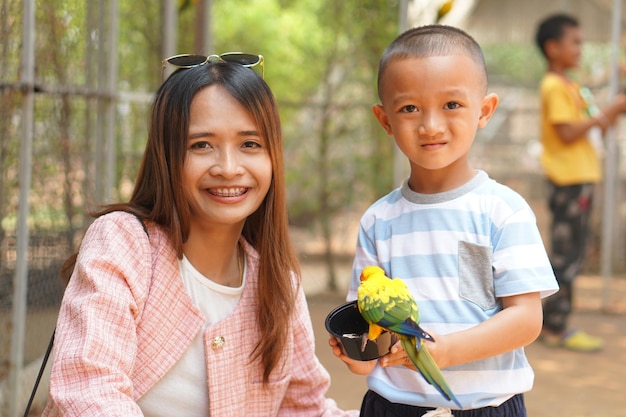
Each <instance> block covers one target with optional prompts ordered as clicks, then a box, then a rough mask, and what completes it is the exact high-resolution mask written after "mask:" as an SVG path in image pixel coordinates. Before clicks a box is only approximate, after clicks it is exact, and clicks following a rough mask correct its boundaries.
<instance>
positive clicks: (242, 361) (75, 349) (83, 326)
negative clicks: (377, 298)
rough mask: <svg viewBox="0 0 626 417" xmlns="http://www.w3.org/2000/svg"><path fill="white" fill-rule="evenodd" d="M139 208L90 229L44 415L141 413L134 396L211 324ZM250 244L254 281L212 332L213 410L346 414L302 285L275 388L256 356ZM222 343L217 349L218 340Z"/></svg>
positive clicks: (62, 324)
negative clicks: (332, 393) (333, 392)
mask: <svg viewBox="0 0 626 417" xmlns="http://www.w3.org/2000/svg"><path fill="white" fill-rule="evenodd" d="M147 227H148V233H149V238H148V236H147V235H146V233H145V232H144V230H143V227H142V225H141V223H140V222H139V221H138V220H137V219H136V218H135V217H134V216H133V215H131V214H127V213H123V212H116V213H111V214H107V215H105V216H101V217H99V218H98V219H96V220H95V221H94V223H93V224H92V225H91V226H90V227H89V229H88V230H87V233H86V235H85V237H84V239H83V243H82V245H81V248H80V253H79V256H78V261H77V264H76V268H75V270H74V274H73V276H72V278H71V280H70V283H69V285H68V287H67V289H66V292H65V295H64V298H63V302H62V305H61V310H60V312H59V318H58V323H57V333H56V340H55V346H54V354H53V363H52V373H51V379H50V391H49V400H48V404H47V405H46V408H45V410H44V413H43V415H44V416H46V417H49V416H80V417H88V416H107V417H111V416H124V417H129V416H141V415H142V413H141V410H140V409H139V407H138V406H137V404H136V402H135V400H137V399H138V398H139V397H141V396H142V395H143V394H144V393H146V392H147V391H148V390H149V389H150V387H152V386H153V385H154V384H155V383H156V382H157V381H158V380H159V379H160V378H162V377H163V375H165V373H166V372H167V371H168V370H169V369H170V367H171V366H172V365H173V364H174V363H175V362H176V361H177V360H178V359H179V358H180V357H181V356H182V354H183V353H184V351H185V350H186V348H187V347H188V346H189V344H190V343H191V341H192V340H193V338H194V337H195V335H196V334H197V333H198V332H199V331H201V328H202V325H203V323H204V321H205V320H204V318H203V316H202V314H201V313H200V312H199V311H198V310H197V309H196V308H195V307H194V305H193V304H192V301H191V299H190V298H189V296H188V295H187V293H186V291H185V288H184V286H183V283H182V279H181V277H180V274H179V269H178V259H177V257H176V253H175V251H174V249H173V247H172V246H171V245H170V244H169V241H168V239H167V236H166V235H165V233H164V231H163V230H162V229H161V228H160V227H158V226H156V225H154V224H150V223H148V224H147ZM243 243H244V248H245V251H246V257H247V265H248V268H247V275H246V284H245V288H244V291H243V294H242V296H241V300H240V302H239V304H238V306H237V307H236V309H235V310H234V311H233V313H232V314H231V315H230V316H229V317H228V318H226V319H225V320H222V321H220V322H218V323H216V324H215V325H212V326H210V327H208V328H207V329H206V330H205V332H204V343H205V351H206V366H207V375H208V381H207V389H208V391H209V396H210V399H209V402H210V415H211V416H216V417H217V416H219V417H221V416H233V417H240V416H244V415H245V416H263V417H267V416H346V415H354V416H356V415H358V412H356V411H351V412H346V411H342V410H340V409H338V408H337V406H336V404H335V402H334V401H333V400H331V399H327V398H325V396H324V395H325V393H326V390H327V389H328V386H329V384H330V377H329V375H328V372H327V371H326V370H325V369H324V368H323V366H322V365H321V364H320V362H319V361H318V359H317V357H316V356H315V352H314V349H315V343H314V339H313V329H312V326H311V319H310V316H309V312H308V307H307V304H306V300H305V297H304V293H303V291H302V290H300V291H299V292H298V300H297V308H296V312H295V314H294V318H293V320H292V326H291V331H290V337H289V341H288V344H287V348H286V350H285V352H284V355H283V356H282V358H281V362H280V363H279V364H278V366H277V367H276V368H275V370H274V372H273V373H272V375H271V377H270V382H269V384H268V385H267V386H265V387H264V386H263V384H262V368H261V366H260V364H259V363H258V361H255V362H253V363H251V362H250V360H249V355H250V353H251V352H252V350H253V348H254V345H255V342H256V341H257V340H258V339H259V337H261V335H260V333H259V330H258V329H257V327H256V317H255V314H254V311H255V308H256V306H257V305H258V300H257V297H256V292H257V278H258V261H259V260H258V254H257V253H256V251H255V250H254V249H253V248H252V247H251V246H250V245H248V244H247V243H246V242H243ZM216 338H217V339H219V340H223V342H224V343H223V346H221V347H218V346H216V344H215V343H213V341H214V340H215V339H216Z"/></svg>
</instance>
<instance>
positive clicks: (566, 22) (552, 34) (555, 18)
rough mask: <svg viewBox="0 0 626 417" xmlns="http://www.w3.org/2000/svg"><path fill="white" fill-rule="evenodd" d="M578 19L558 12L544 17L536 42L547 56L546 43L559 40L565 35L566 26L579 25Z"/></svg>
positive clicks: (538, 29) (538, 28) (536, 35)
mask: <svg viewBox="0 0 626 417" xmlns="http://www.w3.org/2000/svg"><path fill="white" fill-rule="evenodd" d="M578 26H579V24H578V20H577V19H576V18H575V17H573V16H570V15H567V14H564V13H558V14H554V15H551V16H548V17H546V18H545V19H543V20H542V21H541V22H540V23H539V26H538V27H537V33H536V34H535V43H536V44H537V46H538V47H539V49H540V50H541V53H542V54H543V56H545V57H546V58H547V57H548V56H547V55H546V43H547V42H548V41H551V40H555V41H558V40H559V39H561V37H562V36H563V33H564V32H565V28H567V27H578Z"/></svg>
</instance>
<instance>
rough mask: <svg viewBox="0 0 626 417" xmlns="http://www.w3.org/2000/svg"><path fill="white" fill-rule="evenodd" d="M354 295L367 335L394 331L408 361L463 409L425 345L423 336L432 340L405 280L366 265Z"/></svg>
mask: <svg viewBox="0 0 626 417" xmlns="http://www.w3.org/2000/svg"><path fill="white" fill-rule="evenodd" d="M357 294H358V300H357V305H358V307H359V312H360V313H361V315H362V316H363V318H364V319H365V321H366V322H367V323H368V324H369V332H368V338H369V339H370V340H374V339H376V338H377V337H378V336H379V335H380V333H381V332H382V331H383V330H389V331H392V332H394V333H396V335H397V336H398V338H399V339H400V343H402V347H403V348H404V350H405V351H406V353H407V355H408V356H409V358H410V359H411V362H413V365H415V367H416V368H417V369H418V370H419V372H420V373H421V374H422V376H423V377H424V378H425V379H426V381H428V383H429V384H431V385H432V386H433V387H435V388H436V389H437V391H439V392H440V393H441V395H443V396H444V397H445V398H446V399H447V400H449V401H454V402H455V403H456V405H458V406H459V408H462V406H461V403H460V402H459V400H458V399H457V398H456V397H455V396H454V394H453V393H452V390H451V389H450V387H449V386H448V383H447V382H446V380H445V378H444V376H443V374H442V373H441V370H440V369H439V367H438V366H437V364H436V363H435V361H434V360H433V358H432V356H430V353H428V349H426V346H424V342H423V339H425V340H430V341H433V342H434V339H433V338H432V336H431V335H429V334H428V333H426V332H425V331H424V330H422V328H421V327H420V326H419V322H420V315H419V310H418V309H417V303H416V302H415V300H414V299H413V296H412V295H411V293H410V291H409V289H408V288H407V286H406V284H405V283H404V281H402V280H401V279H398V278H396V279H390V278H389V277H387V276H386V275H385V271H383V269H382V268H379V267H378V266H367V267H365V268H363V270H362V271H361V284H360V285H359V289H358V293H357Z"/></svg>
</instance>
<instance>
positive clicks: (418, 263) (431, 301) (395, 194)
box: [347, 171, 558, 409]
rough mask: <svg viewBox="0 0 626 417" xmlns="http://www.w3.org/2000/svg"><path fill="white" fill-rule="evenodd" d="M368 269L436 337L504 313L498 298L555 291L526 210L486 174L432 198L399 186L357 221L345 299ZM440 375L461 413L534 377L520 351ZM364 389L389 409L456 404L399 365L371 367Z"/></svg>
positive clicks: (492, 402) (502, 397)
mask: <svg viewBox="0 0 626 417" xmlns="http://www.w3.org/2000/svg"><path fill="white" fill-rule="evenodd" d="M368 265H379V266H380V267H382V268H383V269H384V270H385V272H386V273H387V275H388V276H390V277H392V278H402V279H403V280H404V281H405V282H406V284H407V286H408V287H409V289H410V290H411V292H412V294H413V297H414V298H415V301H416V302H417V305H418V307H419V310H420V315H421V324H422V327H424V328H425V329H426V330H430V331H432V332H434V333H438V334H446V333H451V332H456V331H461V330H464V329H467V328H470V327H473V326H476V325H477V324H479V323H481V322H483V321H485V320H487V319H489V318H490V317H492V316H493V315H495V314H496V313H498V312H499V311H501V310H502V305H501V301H500V299H501V297H506V296H512V295H518V294H524V293H529V292H540V293H541V295H542V296H543V297H545V296H548V295H550V294H552V293H554V292H556V291H557V289H558V285H557V283H556V279H555V277H554V274H553V272H552V267H551V266H550V262H549V261H548V256H547V254H546V251H545V248H544V246H543V242H542V240H541V236H540V234H539V230H538V228H537V225H536V220H535V216H534V214H533V212H532V210H531V208H530V207H529V206H528V204H527V203H526V201H525V200H524V199H523V198H522V197H521V196H520V195H519V194H517V193H516V192H515V191H513V190H511V189H510V188H508V187H506V186H504V185H502V184H499V183H497V182H496V181H494V180H492V179H490V178H489V177H488V175H487V174H486V173H485V172H484V171H477V174H476V175H475V176H474V178H473V179H472V180H470V181H469V182H468V183H466V184H465V185H463V186H461V187H459V188H457V189H454V190H451V191H447V192H443V193H439V194H419V193H416V192H414V191H412V190H411V189H410V188H409V187H408V184H407V183H406V182H405V183H404V185H403V186H402V187H400V188H398V189H396V190H394V191H392V192H391V193H389V194H388V195H386V196H385V197H383V198H381V199H380V200H378V201H377V202H376V203H374V204H373V205H372V206H371V207H370V208H369V209H368V210H367V211H366V212H365V214H364V215H363V217H362V218H361V226H360V230H359V237H358V242H357V248H356V256H355V261H354V265H353V270H352V281H351V284H350V289H349V292H348V297H347V299H348V300H354V299H356V297H357V294H356V293H357V288H358V285H359V276H360V273H361V270H362V269H363V268H364V267H365V266H368ZM511 331H515V329H511ZM502 337H506V335H504V334H503V335H502ZM442 371H443V374H444V376H445V377H446V380H447V381H448V383H449V385H450V388H451V389H452V391H453V392H454V394H455V395H456V397H457V398H458V399H459V401H460V402H461V403H462V404H463V408H464V409H473V408H480V407H485V406H497V405H499V404H501V403H502V402H504V401H506V400H507V399H508V398H510V397H511V396H513V395H515V394H517V393H521V392H526V391H528V390H530V389H531V387H532V384H533V378H534V374H533V371H532V368H531V367H530V365H529V363H528V361H527V360H526V356H525V354H524V350H523V349H517V350H515V351H512V352H508V353H505V354H503V355H499V356H496V357H492V358H488V359H484V360H480V361H475V362H470V363H466V364H462V365H458V366H454V367H450V368H446V369H444V370H442ZM368 386H369V388H370V389H372V390H373V391H376V392H377V393H379V394H380V395H382V396H384V397H385V398H387V399H388V400H389V401H391V402H395V403H402V404H409V405H419V406H424V407H452V406H454V404H453V403H451V402H449V401H447V400H446V399H445V398H443V397H442V396H441V394H439V393H438V392H437V391H436V390H435V389H434V388H433V387H432V386H430V385H429V384H428V383H427V382H426V381H425V380H424V379H423V378H422V376H421V375H419V374H418V373H417V372H415V371H412V370H410V369H408V368H405V367H391V368H386V369H383V368H381V367H380V366H378V365H377V366H376V368H375V369H374V371H373V372H372V373H371V374H370V376H369V377H368Z"/></svg>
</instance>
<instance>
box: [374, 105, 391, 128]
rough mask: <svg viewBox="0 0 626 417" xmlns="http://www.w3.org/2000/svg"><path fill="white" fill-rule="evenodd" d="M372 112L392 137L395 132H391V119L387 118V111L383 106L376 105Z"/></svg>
mask: <svg viewBox="0 0 626 417" xmlns="http://www.w3.org/2000/svg"><path fill="white" fill-rule="evenodd" d="M372 111H373V112H374V116H376V120H378V123H380V125H381V126H382V127H383V129H385V132H387V134H388V135H392V134H393V132H392V130H391V125H390V124H389V117H387V113H385V109H384V107H383V106H382V105H381V104H374V105H373V106H372Z"/></svg>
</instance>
